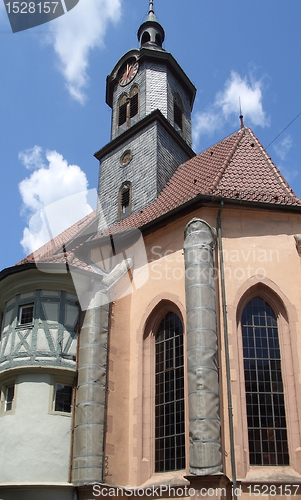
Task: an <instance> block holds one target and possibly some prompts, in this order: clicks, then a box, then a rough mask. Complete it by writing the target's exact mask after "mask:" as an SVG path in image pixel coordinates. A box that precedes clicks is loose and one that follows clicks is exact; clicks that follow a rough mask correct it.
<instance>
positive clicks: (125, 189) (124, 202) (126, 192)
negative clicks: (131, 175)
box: [119, 183, 131, 219]
mask: <svg viewBox="0 0 301 500" xmlns="http://www.w3.org/2000/svg"><path fill="white" fill-rule="evenodd" d="M130 212H131V184H130V183H126V184H124V185H123V186H122V187H121V189H120V191H119V218H120V219H123V218H124V217H127V216H128V215H129V214H130Z"/></svg>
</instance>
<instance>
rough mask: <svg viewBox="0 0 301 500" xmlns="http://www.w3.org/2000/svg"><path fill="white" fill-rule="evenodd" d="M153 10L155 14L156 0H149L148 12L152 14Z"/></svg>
mask: <svg viewBox="0 0 301 500" xmlns="http://www.w3.org/2000/svg"><path fill="white" fill-rule="evenodd" d="M151 12H152V13H153V14H154V13H155V12H154V0H149V11H148V13H149V14H150V13H151Z"/></svg>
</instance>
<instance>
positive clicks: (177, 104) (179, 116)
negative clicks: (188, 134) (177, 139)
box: [173, 94, 183, 134]
mask: <svg viewBox="0 0 301 500" xmlns="http://www.w3.org/2000/svg"><path fill="white" fill-rule="evenodd" d="M173 113H174V126H175V129H176V130H177V131H178V132H180V133H181V134H183V104H182V101H181V99H180V96H179V95H178V94H175V96H174V110H173Z"/></svg>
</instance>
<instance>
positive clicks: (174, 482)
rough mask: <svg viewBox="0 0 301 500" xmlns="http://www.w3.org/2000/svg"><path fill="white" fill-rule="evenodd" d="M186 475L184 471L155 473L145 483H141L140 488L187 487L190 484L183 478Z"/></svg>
mask: <svg viewBox="0 0 301 500" xmlns="http://www.w3.org/2000/svg"><path fill="white" fill-rule="evenodd" d="M186 475H187V471H186V470H185V469H182V470H177V471H171V472H156V473H154V474H153V476H152V477H150V478H149V479H148V480H147V481H145V483H143V484H142V485H141V486H140V487H141V488H147V487H149V486H160V485H162V484H164V486H165V485H166V486H189V485H190V483H189V481H188V480H187V479H185V476H186Z"/></svg>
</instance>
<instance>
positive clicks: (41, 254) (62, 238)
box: [16, 210, 97, 265]
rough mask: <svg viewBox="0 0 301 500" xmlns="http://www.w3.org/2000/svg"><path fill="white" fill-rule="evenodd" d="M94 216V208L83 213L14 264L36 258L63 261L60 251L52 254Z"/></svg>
mask: <svg viewBox="0 0 301 500" xmlns="http://www.w3.org/2000/svg"><path fill="white" fill-rule="evenodd" d="M96 216H97V215H96V210H94V212H91V213H90V214H88V215H85V217H83V218H82V219H80V220H79V221H77V222H76V223H75V224H73V225H72V226H70V227H68V229H66V230H65V231H63V232H62V233H60V234H59V235H58V236H56V237H55V238H53V239H52V240H51V241H48V243H45V245H43V246H42V247H40V248H39V249H38V250H36V252H33V253H31V254H29V255H28V256H27V257H25V259H22V260H21V261H20V262H18V263H17V264H16V265H19V264H24V262H35V261H36V260H39V261H43V262H46V261H48V262H64V259H62V258H61V253H59V254H57V257H54V254H55V253H56V252H58V251H59V250H60V249H62V247H63V245H66V244H67V243H68V242H69V241H70V240H72V239H73V238H74V237H75V236H77V235H78V234H79V233H80V232H81V231H83V230H84V229H85V228H86V227H87V226H88V225H89V224H92V223H93V221H94V220H95V219H96ZM65 260H66V259H65ZM68 260H69V259H68ZM69 262H70V260H69Z"/></svg>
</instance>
